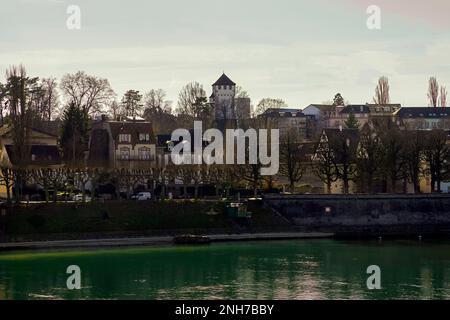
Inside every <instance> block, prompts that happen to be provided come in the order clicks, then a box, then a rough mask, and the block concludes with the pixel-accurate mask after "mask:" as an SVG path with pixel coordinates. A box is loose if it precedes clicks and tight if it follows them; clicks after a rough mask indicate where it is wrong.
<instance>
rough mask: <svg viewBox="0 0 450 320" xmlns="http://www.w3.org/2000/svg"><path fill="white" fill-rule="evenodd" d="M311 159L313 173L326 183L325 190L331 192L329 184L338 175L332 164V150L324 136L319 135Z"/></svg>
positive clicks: (330, 184)
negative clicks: (319, 137)
mask: <svg viewBox="0 0 450 320" xmlns="http://www.w3.org/2000/svg"><path fill="white" fill-rule="evenodd" d="M312 160H313V161H312V169H313V172H314V174H315V175H316V176H317V177H318V178H319V179H320V180H321V181H322V182H323V183H324V184H325V185H326V189H327V190H326V192H327V193H328V194H331V186H332V184H333V182H335V181H336V180H337V179H338V177H337V171H336V166H335V164H334V152H333V150H332V149H331V148H330V146H329V144H328V140H327V138H326V136H322V137H321V139H320V141H319V143H318V144H317V146H316V151H315V153H314V156H313V158H312Z"/></svg>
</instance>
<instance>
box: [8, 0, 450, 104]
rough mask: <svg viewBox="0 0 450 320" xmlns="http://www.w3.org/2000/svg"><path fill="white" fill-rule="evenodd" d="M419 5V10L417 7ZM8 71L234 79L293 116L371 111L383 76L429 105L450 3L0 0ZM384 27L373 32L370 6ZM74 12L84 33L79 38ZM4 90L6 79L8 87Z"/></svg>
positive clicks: (448, 55)
mask: <svg viewBox="0 0 450 320" xmlns="http://www.w3.org/2000/svg"><path fill="white" fill-rule="evenodd" d="M411 2H415V4H414V3H411ZM0 4H1V5H0V70H1V72H2V73H3V72H4V70H6V68H7V67H8V66H10V65H12V64H20V63H22V64H24V65H25V67H26V68H27V71H28V73H29V74H30V75H32V76H40V77H49V76H54V77H56V78H58V79H60V78H61V76H62V75H63V74H64V73H67V72H69V73H73V72H76V71H78V70H84V71H86V72H87V73H88V74H92V75H96V76H100V77H104V78H107V79H108V80H109V81H110V83H111V85H112V87H113V89H114V90H115V91H116V93H117V94H118V96H119V97H121V96H122V94H123V93H124V92H125V91H126V90H128V89H136V90H140V91H141V92H146V91H148V90H150V89H152V88H154V89H157V88H162V89H164V90H166V91H167V93H168V96H169V98H170V100H173V101H176V99H177V96H178V92H179V90H180V88H181V87H182V86H183V85H184V84H186V83H187V82H190V81H198V82H200V83H202V84H203V85H204V88H205V89H206V92H207V93H208V94H209V93H210V92H211V87H210V86H211V84H212V83H213V82H214V81H215V80H216V79H217V78H218V77H219V76H220V75H221V73H222V71H225V73H226V74H227V75H229V77H230V78H231V79H232V80H234V81H235V82H236V83H238V84H239V85H241V86H242V87H243V88H244V89H246V90H247V91H248V92H249V94H250V96H251V97H252V101H253V103H254V104H256V103H257V102H258V101H259V100H260V99H261V98H264V97H273V98H282V99H284V100H285V101H286V102H287V103H288V104H289V106H290V107H292V108H303V107H305V106H307V105H308V104H310V103H321V102H324V101H327V100H331V99H332V97H333V96H334V94H335V93H337V92H340V93H342V95H343V96H344V98H345V99H346V100H347V101H349V102H350V103H354V104H357V103H365V102H371V100H372V97H373V95H374V88H375V85H376V82H377V79H378V77H379V76H382V75H386V76H388V77H389V80H390V84H391V100H392V102H394V103H402V104H403V105H404V106H426V105H427V104H428V100H427V96H426V90H427V81H428V78H429V77H430V76H432V75H433V76H434V75H435V76H437V78H438V81H439V83H441V84H443V85H447V87H448V89H449V91H450V18H449V14H450V1H448V0H427V1H418V0H417V1H411V0H409V1H407V0H370V1H369V0H328V1H327V0H314V1H306V0H305V1H303V0H226V1H225V0H222V1H216V0H191V1H185V0H161V1H160V0H126V1H123V0H122V1H119V0H78V1H77V0H70V1H66V0H14V1H11V0H0ZM370 4H375V5H378V6H379V7H380V8H381V30H369V29H368V28H367V27H366V20H367V18H368V14H367V13H366V9H367V7H368V5H370ZM69 5H78V6H79V7H80V9H81V29H80V30H68V28H67V27H66V20H67V18H68V17H69V14H67V13H66V10H67V7H68V6H69ZM0 81H3V77H1V80H0Z"/></svg>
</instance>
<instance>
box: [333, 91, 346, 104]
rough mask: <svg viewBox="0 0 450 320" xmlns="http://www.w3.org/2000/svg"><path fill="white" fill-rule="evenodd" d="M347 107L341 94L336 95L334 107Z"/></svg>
mask: <svg viewBox="0 0 450 320" xmlns="http://www.w3.org/2000/svg"><path fill="white" fill-rule="evenodd" d="M343 105H345V102H344V98H343V97H342V95H341V94H340V93H336V95H335V96H334V98H333V106H343Z"/></svg>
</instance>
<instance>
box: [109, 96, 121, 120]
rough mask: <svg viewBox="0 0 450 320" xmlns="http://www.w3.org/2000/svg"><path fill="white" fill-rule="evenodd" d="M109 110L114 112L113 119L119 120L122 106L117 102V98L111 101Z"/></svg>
mask: <svg viewBox="0 0 450 320" xmlns="http://www.w3.org/2000/svg"><path fill="white" fill-rule="evenodd" d="M109 110H110V112H111V114H112V119H113V120H118V118H119V117H120V116H121V115H122V106H121V105H120V104H119V103H118V102H117V100H114V101H113V102H111V105H110V106H109Z"/></svg>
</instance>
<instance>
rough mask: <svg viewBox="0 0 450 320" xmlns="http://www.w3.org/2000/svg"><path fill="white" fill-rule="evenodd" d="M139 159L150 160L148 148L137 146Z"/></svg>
mask: <svg viewBox="0 0 450 320" xmlns="http://www.w3.org/2000/svg"><path fill="white" fill-rule="evenodd" d="M139 160H150V149H149V148H139Z"/></svg>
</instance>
